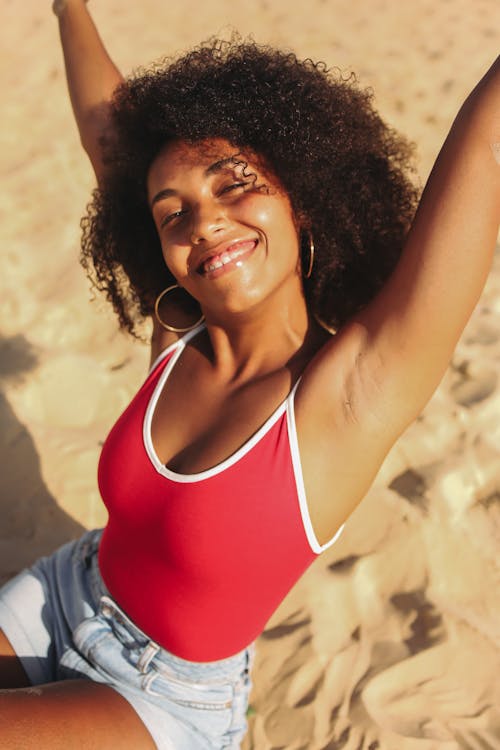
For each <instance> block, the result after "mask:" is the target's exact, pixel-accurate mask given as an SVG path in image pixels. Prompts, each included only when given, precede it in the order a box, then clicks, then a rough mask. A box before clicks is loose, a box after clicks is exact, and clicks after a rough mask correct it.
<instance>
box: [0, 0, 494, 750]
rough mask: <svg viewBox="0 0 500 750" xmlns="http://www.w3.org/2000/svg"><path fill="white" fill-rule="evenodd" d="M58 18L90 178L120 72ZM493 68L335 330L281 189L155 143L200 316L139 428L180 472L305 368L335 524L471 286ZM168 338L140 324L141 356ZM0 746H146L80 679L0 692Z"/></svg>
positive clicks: (183, 279)
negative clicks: (379, 283)
mask: <svg viewBox="0 0 500 750" xmlns="http://www.w3.org/2000/svg"><path fill="white" fill-rule="evenodd" d="M60 28H61V38H62V42H63V47H64V52H65V62H66V70H67V75H68V83H69V87H70V94H71V100H72V104H73V108H74V112H75V116H76V119H77V123H78V126H79V128H80V133H81V137H82V143H83V144H84V147H85V149H86V151H87V153H88V155H89V157H90V159H91V162H92V164H93V166H94V170H95V172H96V176H97V178H98V179H99V177H100V175H102V171H103V168H104V167H103V164H102V162H101V155H100V150H99V137H100V135H101V133H102V132H103V130H105V129H106V127H107V126H108V125H107V122H108V121H107V118H106V102H107V101H108V100H109V98H110V97H111V95H112V92H113V89H114V87H115V86H116V85H117V84H118V83H119V81H120V80H121V76H120V74H119V72H118V71H117V70H116V68H115V67H114V65H113V64H112V62H111V60H110V58H109V57H108V56H107V53H106V51H105V50H104V48H103V47H102V44H101V43H100V40H99V39H98V36H97V32H96V30H95V27H94V26H93V24H92V23H91V21H90V17H89V15H88V11H87V9H86V7H85V3H84V2H83V0H69V2H68V8H67V11H65V12H64V14H63V16H62V18H61V24H60ZM82 50H88V53H89V54H88V55H86V54H85V53H84V52H82ZM89 60H91V61H92V65H89V64H88V63H89ZM82 61H83V62H82ZM499 68H500V63H499V62H498V61H497V63H496V64H494V65H493V67H492V68H491V70H490V71H489V73H488V74H487V75H486V76H485V77H484V79H483V80H482V82H481V83H480V84H479V85H478V87H476V90H475V91H474V92H473V94H472V95H471V97H469V100H468V101H467V102H466V103H465V105H464V107H463V108H462V110H461V111H460V113H459V115H458V117H457V119H456V121H455V123H454V125H453V128H452V130H451V131H450V135H449V136H448V138H447V140H446V142H445V145H444V147H443V149H442V151H441V154H440V156H439V158H438V160H437V162H436V165H435V168H434V170H433V173H432V174H431V177H430V180H429V183H428V185H427V187H426V190H425V192H424V194H423V197H422V201H421V204H420V208H419V211H418V213H417V216H416V219H415V222H414V224H413V226H412V229H411V231H410V233H409V235H408V240H407V243H406V247H405V250H404V253H403V255H402V258H401V261H400V263H399V265H398V268H397V269H396V272H395V273H394V274H393V276H392V277H391V279H390V280H389V281H388V283H387V284H386V286H385V288H384V289H383V290H382V292H381V293H380V294H379V295H378V296H377V298H376V299H375V300H373V302H372V303H371V304H370V305H369V306H368V307H367V308H365V310H363V312H362V313H360V314H359V315H358V316H356V318H355V319H353V320H352V321H351V322H350V323H349V324H347V325H346V326H345V327H344V328H343V329H342V331H341V332H340V333H339V334H338V335H337V336H335V337H331V336H329V335H328V334H326V333H325V332H324V331H322V330H321V329H320V328H319V327H318V325H317V324H316V323H315V321H314V319H313V318H312V317H311V316H310V315H309V313H308V310H307V306H306V303H305V300H304V296H303V293H302V286H301V277H300V264H299V262H298V232H299V228H300V218H299V217H294V216H293V215H292V213H291V210H290V204H289V201H288V199H287V197H286V195H284V194H283V193H282V192H280V190H279V185H278V184H277V183H275V184H274V187H275V188H276V190H275V191H273V192H272V193H271V194H270V195H266V194H261V195H254V194H252V193H251V192H248V193H247V192H246V191H245V189H242V188H241V187H235V185H236V184H237V182H238V174H228V173H227V172H217V171H215V172H209V173H208V174H207V168H208V167H210V166H211V164H209V163H207V162H206V161H203V159H202V158H201V156H200V152H199V151H197V150H196V147H195V146H194V147H191V148H188V147H186V146H185V145H184V144H177V145H176V146H175V148H170V150H168V151H166V152H164V153H161V154H160V155H159V156H158V158H157V160H156V161H155V163H154V165H153V167H152V169H151V171H150V176H149V183H148V187H149V191H150V195H149V197H150V201H151V204H152V211H153V217H154V219H155V222H156V224H157V228H158V232H159V236H160V238H161V242H162V248H163V254H164V258H165V262H166V264H167V265H168V266H169V268H170V270H171V271H172V273H173V274H174V276H175V278H176V279H177V281H178V283H179V284H180V285H181V286H183V287H184V288H185V289H186V290H187V291H188V292H189V293H190V294H191V295H192V296H193V297H194V298H195V299H197V300H198V301H199V303H200V305H201V308H202V310H203V312H204V314H205V317H206V320H207V327H206V331H204V332H203V333H202V334H200V335H199V336H197V337H196V338H195V339H193V340H192V341H191V342H190V343H189V345H188V346H187V347H186V349H185V351H184V352H183V354H182V357H181V358H180V360H179V361H178V363H177V366H176V367H175V368H174V369H173V371H172V374H171V377H170V378H169V380H168V383H167V386H166V388H165V389H164V392H163V393H162V395H161V398H160V400H159V403H158V405H157V408H156V410H155V414H154V419H153V425H152V437H153V442H154V445H155V449H156V452H157V453H158V455H159V456H160V458H161V460H162V461H163V462H164V463H165V464H167V465H168V466H169V467H170V468H172V469H173V470H175V471H179V472H182V473H187V474H189V473H193V472H197V471H200V470H203V469H206V468H208V467H210V466H213V465H215V464H217V463H219V462H220V461H221V460H223V459H224V458H226V457H227V456H229V455H230V454H231V453H233V452H234V451H235V450H236V449H237V448H238V447H239V446H240V445H241V444H242V443H244V442H245V441H246V440H247V439H248V438H249V437H250V435H251V434H253V433H254V432H255V430H256V429H257V428H258V427H259V426H260V425H261V424H262V423H263V422H264V421H265V420H266V418H267V417H268V416H269V414H270V413H272V411H273V410H274V409H275V408H276V406H277V405H278V404H279V403H280V402H281V401H283V399H284V398H285V397H286V395H287V394H288V393H289V391H290V388H291V387H292V386H293V384H294V383H295V382H296V380H297V378H298V377H299V376H300V375H302V379H301V383H300V385H299V388H298V390H297V397H296V423H297V432H298V439H299V449H300V456H301V463H302V469H303V474H304V482H305V488H306V494H307V498H308V508H309V513H310V515H311V520H312V524H313V528H314V530H315V533H316V536H317V538H318V541H319V542H320V543H323V542H325V541H326V540H327V539H330V538H331V537H332V535H333V533H334V532H335V531H336V530H337V529H338V528H339V526H340V525H341V523H343V522H344V521H345V519H346V518H347V517H348V516H349V515H350V513H351V512H352V511H353V509H354V508H355V506H356V505H357V504H358V503H359V502H360V500H361V499H362V497H363V496H364V495H365V493H366V491H367V489H368V488H369V486H370V484H371V482H372V481H373V479H374V477H375V475H376V473H377V471H378V469H379V467H380V465H381V463H382V461H383V459H384V458H385V456H386V454H387V452H388V450H389V449H390V447H391V446H392V445H393V443H394V442H395V440H396V439H397V437H398V436H399V435H400V434H401V432H402V431H403V430H404V429H405V427H406V426H407V425H408V424H409V423H410V422H411V421H412V420H413V419H414V418H415V417H416V416H417V415H418V413H419V412H420V410H421V409H422V407H423V405H424V404H425V403H426V401H427V400H428V399H429V398H430V396H431V395H432V393H433V391H434V389H435V388H436V386H437V384H438V383H439V380H440V379H441V377H442V375H443V373H444V371H445V368H446V366H447V363H448V360H449V358H450V356H451V353H452V351H453V348H454V346H455V344H456V342H457V340H458V337H459V336H460V333H461V331H462V329H463V327H464V325H465V323H466V321H467V319H468V317H469V315H470V313H471V311H472V309H473V307H474V305H475V303H476V301H477V299H478V296H479V294H480V291H481V289H482V286H483V284H484V280H485V278H486V275H487V272H488V268H489V264H490V259H491V255H492V252H493V248H494V245H495V240H496V235H497V231H498V221H499V213H500V181H499V172H498V163H497V161H496V159H495V156H494V151H492V148H491V144H492V143H498V141H499V138H500V130H499V127H500V126H499V123H500V114H499V104H498V95H497V94H496V93H495V92H496V91H497V90H498V85H499V79H500V70H499ZM213 150H214V152H216V155H217V157H219V158H223V157H227V156H230V155H231V153H232V152H231V148H230V146H229V144H225V143H224V142H220V141H218V142H214V143H213ZM212 164H213V162H212ZM253 166H255V169H256V170H257V171H258V168H259V165H258V164H256V165H253ZM231 180H232V181H231ZM167 187H168V188H169V189H173V190H174V192H173V193H169V194H168V199H166V200H165V201H164V200H163V199H162V198H158V200H155V198H156V197H157V196H158V195H159V194H160V193H161V192H162V191H163V190H165V188H167ZM172 217H173V218H172ZM249 238H250V239H251V238H255V239H256V245H255V249H254V250H253V251H252V252H251V253H249V257H248V258H247V259H245V261H244V262H243V261H242V264H241V266H239V267H236V268H232V269H229V268H228V271H227V273H224V274H222V275H220V276H218V275H217V274H215V276H213V275H210V273H209V274H205V275H203V274H200V273H199V272H198V261H199V260H200V259H202V258H203V257H204V255H205V254H206V253H207V252H209V251H210V249H211V248H212V249H213V248H219V249H220V248H221V247H222V246H223V245H224V244H225V243H226V244H227V243H231V242H234V241H241V240H248V239H249ZM176 338H177V337H176V335H175V334H172V333H170V332H167V331H164V330H162V329H161V328H160V327H159V325H158V324H156V323H154V329H153V339H152V359H154V358H155V357H156V356H157V354H158V353H159V352H160V351H162V350H163V349H164V348H165V347H166V346H168V345H169V344H171V343H172V342H173V341H175V340H176ZM167 414H168V419H166V417H167ZM228 415H231V416H232V417H233V418H232V419H229V416H228ZM234 415H237V417H238V418H237V419H234ZM318 436H320V439H319V438H318ZM360 456H362V457H363V460H362V462H360V459H359V457H360ZM332 488H335V493H334V496H332ZM325 498H326V500H328V502H326V501H325ZM0 656H1V657H3V659H6V660H7V661H6V662H5V663H7V664H8V665H9V676H8V677H7V676H6V677H5V678H2V679H4V682H3V684H4V685H5V686H7V687H12V688H14V687H17V688H20V687H21V685H23V684H24V685H25V684H26V678H25V675H24V673H23V671H22V668H21V667H20V665H19V663H16V661H15V659H13V657H15V654H14V652H13V650H12V648H11V646H10V644H9V643H8V641H7V640H6V639H5V637H4V636H3V637H2V636H0ZM0 667H1V665H0ZM89 717H91V720H89ZM68 738H71V740H70V741H68ZM75 742H77V743H78V744H75ZM30 743H31V744H30ZM0 745H1V747H2V748H6V750H14V748H15V749H16V750H17V749H18V748H20V747H22V748H23V750H25V749H28V750H29V748H31V747H32V748H35V747H36V748H37V750H40V749H42V750H43V749H44V748H47V750H49V748H50V750H57V749H58V748H67V747H68V745H70V746H72V747H78V748H108V747H109V748H113V750H115V749H116V748H121V747H123V748H125V747H126V748H130V747H134V748H139V749H140V748H151V747H154V745H153V744H152V740H151V738H150V737H149V734H148V733H147V732H146V730H145V729H144V727H143V726H142V724H141V722H140V720H139V719H138V718H137V716H136V714H135V713H134V711H133V709H131V707H130V706H129V705H128V704H127V703H126V701H125V700H124V699H123V698H121V697H120V696H119V695H118V694H117V693H115V692H114V691H113V690H112V689H111V688H109V687H106V686H102V685H98V684H94V683H92V682H90V681H86V680H81V681H66V682H62V683H58V684H53V685H46V686H41V687H40V688H37V689H36V691H26V690H24V691H23V690H20V689H17V690H10V691H5V692H3V693H2V694H1V695H0Z"/></svg>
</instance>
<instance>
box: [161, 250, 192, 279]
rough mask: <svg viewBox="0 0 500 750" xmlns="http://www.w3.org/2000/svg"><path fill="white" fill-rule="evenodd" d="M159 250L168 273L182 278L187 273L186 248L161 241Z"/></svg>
mask: <svg viewBox="0 0 500 750" xmlns="http://www.w3.org/2000/svg"><path fill="white" fill-rule="evenodd" d="M161 251H162V255H163V260H164V261H165V265H166V266H167V268H168V270H169V271H170V273H172V274H173V275H174V276H175V277H176V278H177V279H179V280H180V279H182V278H183V277H184V276H185V275H186V274H187V271H188V269H187V257H188V253H187V252H186V248H183V247H181V246H179V245H175V244H173V243H168V242H162V243H161Z"/></svg>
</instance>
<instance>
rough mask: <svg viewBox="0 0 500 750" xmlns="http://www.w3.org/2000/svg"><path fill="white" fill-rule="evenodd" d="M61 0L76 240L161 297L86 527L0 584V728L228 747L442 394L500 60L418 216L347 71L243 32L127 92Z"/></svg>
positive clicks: (477, 237) (482, 241)
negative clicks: (293, 608)
mask: <svg viewBox="0 0 500 750" xmlns="http://www.w3.org/2000/svg"><path fill="white" fill-rule="evenodd" d="M55 9H56V11H57V13H58V14H59V21H60V28H61V38H62V42H63V49H64V54H65V60H66V69H67V75H68V82H69V88H70V94H71V98H72V103H73V107H74V111H75V115H76V119H77V122H78V125H79V127H80V132H81V137H82V143H83V145H84V147H85V149H86V151H87V153H88V155H89V157H90V159H91V162H92V164H93V167H94V169H95V172H96V175H97V178H98V181H99V186H100V189H99V191H98V192H97V193H96V194H95V196H94V200H93V203H92V205H91V207H90V209H89V213H88V216H87V218H86V220H85V222H84V238H83V251H84V261H85V263H86V264H87V266H88V267H90V266H92V267H93V269H94V270H93V274H94V278H95V280H96V283H97V284H98V286H99V287H100V288H102V289H103V290H104V291H105V292H106V294H107V295H108V298H109V299H110V300H111V302H112V303H113V305H114V307H115V310H116V312H117V313H118V316H119V319H120V323H121V324H122V326H123V327H125V328H128V330H130V331H134V330H135V325H136V323H137V321H138V319H140V318H141V317H145V316H148V315H151V316H152V317H153V338H152V368H151V371H150V374H149V375H148V378H147V379H146V381H145V383H144V384H143V386H142V387H141V389H140V390H139V392H138V394H137V396H136V397H135V398H134V400H133V401H132V403H131V405H130V406H129V407H128V409H127V410H126V411H125V413H124V414H123V415H122V417H121V418H120V420H119V421H118V423H117V424H116V425H115V427H114V428H113V430H112V431H111V433H110V435H109V437H108V439H107V441H106V444H105V446H104V449H103V454H102V457H101V461H100V466H99V482H100V487H101V491H102V495H103V499H104V501H105V503H106V505H107V507H108V510H109V523H108V525H107V526H106V529H105V530H104V533H103V535H102V537H101V534H100V533H99V532H92V533H90V534H87V535H85V536H84V537H83V539H82V540H80V541H78V542H76V543H72V544H69V545H67V546H65V547H64V548H62V550H60V551H59V552H58V553H56V554H55V555H53V556H52V557H51V558H48V559H45V560H42V561H39V562H38V563H37V564H36V565H35V566H33V568H32V569H31V570H29V571H25V572H24V573H21V574H20V576H18V577H17V578H16V579H15V580H14V581H13V582H11V583H10V584H8V585H7V587H5V588H4V589H3V591H2V593H1V596H0V628H1V629H2V631H3V634H2V635H1V640H0V653H2V654H3V655H4V656H5V657H10V660H11V664H12V667H11V671H10V674H6V675H5V677H3V676H2V680H3V682H2V684H3V686H4V687H6V688H11V689H12V690H7V691H6V692H4V693H3V694H2V695H1V697H0V712H1V715H2V721H1V722H0V740H1V745H2V747H5V748H14V747H20V746H21V747H23V748H29V747H36V748H44V747H46V748H51V749H54V748H56V749H57V748H66V747H68V746H70V747H79V746H81V747H87V746H88V747H99V748H107V747H109V748H120V747H123V748H130V747H134V748H148V747H159V748H223V747H224V748H236V747H239V743H240V741H241V738H242V736H243V734H244V731H245V709H246V701H247V697H248V690H249V686H250V682H249V677H248V671H249V666H250V663H251V655H252V643H253V641H254V640H255V638H256V637H257V635H258V634H259V632H260V631H261V630H262V628H263V627H264V625H265V623H266V621H267V619H268V618H269V616H270V615H271V614H272V612H273V611H274V609H275V608H276V607H277V605H278V604H279V602H280V601H281V599H282V598H283V596H284V595H285V594H286V592H287V591H288V589H289V588H290V586H291V585H293V583H294V582H295V581H296V580H297V578H298V577H299V576H300V575H301V573H302V572H303V571H304V570H305V568H306V567H307V566H308V565H309V564H310V563H311V562H312V561H313V560H314V559H315V557H316V556H317V555H318V554H319V553H320V552H321V551H322V550H323V549H325V548H326V547H328V546H330V545H331V544H333V543H334V542H335V540H336V539H337V538H338V535H339V532H340V530H341V529H342V525H343V523H344V521H345V520H346V518H347V517H348V516H349V515H350V513H351V512H352V510H353V509H354V507H355V506H356V505H357V504H358V503H359V501H360V500H361V498H362V497H363V495H364V494H365V492H366V490H367V489H368V487H369V486H370V484H371V482H372V480H373V478H374V476H375V474H376V472H377V471H378V468H379V467H380V464H381V462H382V461H383V459H384V457H385V455H386V454H387V452H388V450H389V449H390V447H391V446H392V444H393V443H394V441H395V440H396V439H397V437H398V436H399V434H400V433H401V432H402V431H403V430H404V429H405V427H406V426H407V425H408V424H409V423H410V422H411V421H412V420H413V419H414V418H415V417H416V416H417V415H418V413H419V412H420V410H421V409H422V407H423V405H424V404H425V402H426V401H427V400H428V398H429V397H430V395H431V394H432V392H433V390H434V389H435V387H436V385H437V383H438V382H439V380H440V378H441V376H442V374H443V372H444V369H445V368H446V365H447V362H448V360H449V358H450V355H451V352H452V351H453V348H454V346H455V344H456V341H457V339H458V337H459V335H460V333H461V331H462V329H463V326H464V325H465V322H466V321H467V318H468V316H469V315H470V312H471V310H472V309H473V307H474V305H475V302H476V300H477V298H478V296H479V294H480V291H481V289H482V286H483V283H484V280H485V277H486V275H487V271H488V267H489V263H490V259H491V254H492V251H493V247H494V244H495V239H496V234H497V230H498V220H499V205H500V186H499V169H498V162H497V160H496V158H495V155H498V146H497V145H496V144H498V142H500V132H499V128H500V125H499V122H500V115H499V103H498V88H499V76H500V73H499V67H500V64H499V62H498V60H497V62H496V63H495V64H494V65H493V67H492V68H491V69H490V71H489V72H488V73H487V74H486V76H485V77H484V78H483V79H482V81H481V82H480V84H479V85H478V86H477V87H476V89H475V90H474V92H473V93H472V94H471V95H470V97H469V98H468V100H467V101H466V103H465V104H464V106H463V107H462V109H461V111H460V112H459V114H458V116H457V118H456V121H455V123H454V125H453V127H452V129H451V132H450V135H449V136H448V138H447V140H446V142H445V145H444V147H443V149H442V152H441V154H440V156H439V158H438V160H437V162H436V166H435V168H434V170H433V172H432V174H431V177H430V179H429V182H428V185H427V186H426V189H425V191H424V193H423V195H422V198H421V201H420V204H419V207H418V210H417V212H416V215H415V217H414V218H413V213H414V208H415V194H414V191H413V189H412V187H411V185H410V183H409V182H408V180H407V178H406V176H405V168H406V167H407V163H408V149H407V148H406V147H405V145H404V142H403V141H402V140H401V139H398V138H397V137H396V136H395V135H394V134H393V133H392V132H391V131H389V130H388V129H387V128H386V127H385V126H384V125H383V123H382V122H381V121H380V119H379V118H378V116H377V115H376V113H375V112H374V111H373V110H372V109H371V106H370V102H369V97H368V96H367V95H366V94H364V93H363V92H360V91H358V90H357V89H356V88H355V87H354V86H352V85H351V84H350V83H349V82H345V81H341V80H339V81H335V80H333V79H330V78H329V77H328V76H327V75H326V73H325V72H324V71H323V69H322V68H321V67H320V66H314V65H313V64H312V63H307V62H306V63H299V62H297V61H296V59H295V58H294V57H293V56H290V55H282V54H280V53H275V52H272V51H269V50H262V49H260V48H258V47H256V46H255V45H238V44H237V43H235V44H234V45H222V46H221V45H219V46H217V45H207V46H205V47H203V48H202V49H201V50H199V51H197V52H194V53H192V54H191V55H188V56H187V57H186V58H183V59H182V60H180V61H178V62H177V63H175V64H174V65H173V66H171V67H167V68H165V69H160V70H158V71H155V70H153V71H152V72H150V73H147V72H146V73H144V74H143V75H141V76H138V77H137V78H135V79H133V80H132V81H130V82H128V83H126V84H125V85H123V86H121V87H119V84H120V83H121V82H122V79H121V76H120V75H119V73H118V71H117V70H116V68H115V67H114V65H113V64H112V62H111V61H110V60H109V58H108V56H107V54H106V52H105V50H104V48H103V47H102V45H101V42H100V40H99V38H98V35H97V33H96V31H95V28H94V26H93V24H92V21H91V19H90V16H89V14H88V12H87V9H86V7H85V4H84V2H83V0H67V2H60V3H59V2H58V3H57V4H56V5H55ZM117 87H118V88H117ZM112 97H114V98H113V102H112V104H110V101H111V98H112ZM410 224H411V226H410ZM399 256H400V257H399ZM398 258H399V260H398ZM396 261H397V265H396ZM450 279H451V280H452V283H450ZM174 285H176V288H175V289H172V287H173V286H174ZM177 287H179V288H177ZM202 317H203V320H202ZM193 324H194V327H193ZM188 328H189V329H190V330H189V331H188V332H187V333H186V335H184V334H185V331H184V330H181V329H188ZM333 330H337V331H338V332H337V333H336V334H335V335H332V331H333ZM360 456H362V461H360V459H359V457H360ZM332 488H334V491H332ZM326 498H328V502H326V501H325V499H326ZM330 498H332V499H330ZM17 657H18V658H19V660H17ZM82 677H84V678H87V679H81V678H82ZM29 684H32V685H36V686H37V687H36V689H28V690H23V689H19V688H22V686H25V685H29ZM15 688H18V689H17V690H16V689H15Z"/></svg>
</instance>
